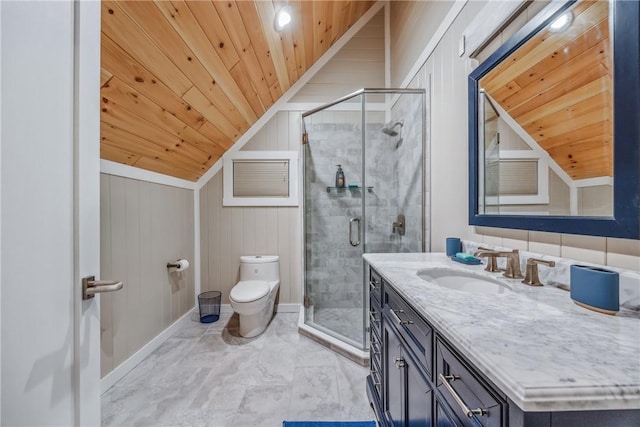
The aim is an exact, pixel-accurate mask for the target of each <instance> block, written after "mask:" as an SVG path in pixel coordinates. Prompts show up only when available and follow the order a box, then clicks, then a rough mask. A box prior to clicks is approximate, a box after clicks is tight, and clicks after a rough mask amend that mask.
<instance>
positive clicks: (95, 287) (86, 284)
mask: <svg viewBox="0 0 640 427" xmlns="http://www.w3.org/2000/svg"><path fill="white" fill-rule="evenodd" d="M123 286H124V285H123V284H122V282H121V281H118V280H96V276H87V277H83V278H82V299H83V300H87V299H91V298H93V297H94V296H96V294H99V293H102V292H114V291H117V290H120V289H122V287H123Z"/></svg>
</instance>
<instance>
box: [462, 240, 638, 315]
mask: <svg viewBox="0 0 640 427" xmlns="http://www.w3.org/2000/svg"><path fill="white" fill-rule="evenodd" d="M478 247H483V248H487V249H492V250H505V251H510V250H512V248H506V247H502V246H496V245H489V244H485V243H478V242H474V241H470V240H462V248H463V251H464V252H466V253H469V254H473V253H474V252H476V251H477V250H478ZM528 258H539V259H543V260H547V261H554V262H555V263H556V265H555V267H547V266H544V265H541V266H539V268H538V275H539V276H540V281H541V282H542V283H543V284H545V285H550V286H555V287H557V288H560V289H564V290H569V289H570V285H571V281H570V275H571V266H572V265H574V264H579V265H591V266H595V267H600V268H605V269H607V270H612V271H617V272H618V273H619V274H620V306H621V307H624V308H627V309H629V310H633V311H640V271H633V270H625V269H622V268H615V267H609V266H604V265H598V264H593V263H589V262H582V261H576V260H572V259H568V258H559V257H554V256H550V255H545V254H541V253H536V252H528V251H520V268H521V269H522V272H523V274H524V272H525V271H526V270H525V266H526V264H527V259H528ZM505 263H506V261H505V259H504V258H499V259H498V267H500V268H504V267H505Z"/></svg>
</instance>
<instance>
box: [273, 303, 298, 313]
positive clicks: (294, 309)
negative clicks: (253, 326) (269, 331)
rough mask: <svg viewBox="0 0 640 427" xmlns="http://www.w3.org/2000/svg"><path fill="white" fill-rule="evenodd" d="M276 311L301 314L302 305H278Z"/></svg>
mask: <svg viewBox="0 0 640 427" xmlns="http://www.w3.org/2000/svg"><path fill="white" fill-rule="evenodd" d="M276 311H277V312H278V313H299V312H300V304H278V307H276Z"/></svg>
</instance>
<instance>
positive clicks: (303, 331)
mask: <svg viewBox="0 0 640 427" xmlns="http://www.w3.org/2000/svg"><path fill="white" fill-rule="evenodd" d="M304 310H305V308H304V306H302V307H300V315H299V316H298V333H299V334H300V335H303V336H305V337H307V338H309V339H312V340H313V341H315V342H317V343H318V344H320V345H323V346H325V347H327V348H328V349H330V350H332V351H333V352H334V353H337V354H339V355H341V356H343V357H346V358H347V359H349V360H351V361H353V362H355V363H357V364H359V365H361V366H365V367H366V366H369V351H368V350H361V349H359V348H357V347H356V345H359V344H357V343H355V342H354V345H351V344H349V343H347V342H343V341H341V340H339V339H338V338H335V337H333V336H331V335H329V334H328V333H326V332H324V331H323V329H325V328H324V327H322V326H321V325H318V324H315V323H314V324H313V326H311V325H308V324H305V322H304ZM346 339H347V340H348V338H346Z"/></svg>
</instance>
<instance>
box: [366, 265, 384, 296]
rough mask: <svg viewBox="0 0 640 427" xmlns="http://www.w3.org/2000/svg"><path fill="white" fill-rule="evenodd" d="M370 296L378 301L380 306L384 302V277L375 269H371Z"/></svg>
mask: <svg viewBox="0 0 640 427" xmlns="http://www.w3.org/2000/svg"><path fill="white" fill-rule="evenodd" d="M369 295H371V297H372V298H375V299H376V301H378V304H381V302H382V277H380V274H378V272H377V271H375V270H374V269H373V268H370V269H369Z"/></svg>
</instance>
